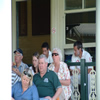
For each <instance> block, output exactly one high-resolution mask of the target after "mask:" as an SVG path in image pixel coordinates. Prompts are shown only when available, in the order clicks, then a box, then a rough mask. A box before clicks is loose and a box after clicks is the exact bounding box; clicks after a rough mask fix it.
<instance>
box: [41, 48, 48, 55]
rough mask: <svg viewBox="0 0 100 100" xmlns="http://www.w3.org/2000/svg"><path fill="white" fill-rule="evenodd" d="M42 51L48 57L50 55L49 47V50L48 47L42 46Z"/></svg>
mask: <svg viewBox="0 0 100 100" xmlns="http://www.w3.org/2000/svg"><path fill="white" fill-rule="evenodd" d="M42 53H43V54H44V55H45V56H46V57H48V55H49V49H48V50H47V48H42Z"/></svg>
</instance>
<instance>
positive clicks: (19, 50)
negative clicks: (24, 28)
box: [14, 48, 23, 55]
mask: <svg viewBox="0 0 100 100" xmlns="http://www.w3.org/2000/svg"><path fill="white" fill-rule="evenodd" d="M16 52H19V53H21V54H22V55H23V51H22V50H21V49H20V48H18V49H16V50H15V51H14V53H16Z"/></svg>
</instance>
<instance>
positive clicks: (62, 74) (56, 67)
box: [49, 48, 71, 100]
mask: <svg viewBox="0 0 100 100" xmlns="http://www.w3.org/2000/svg"><path fill="white" fill-rule="evenodd" d="M52 57H53V63H52V64H50V66H49V69H50V70H52V71H54V72H55V73H56V74H57V75H58V78H59V80H60V83H61V85H62V88H63V92H62V93H61V95H60V97H59V99H60V100H68V99H69V98H70V96H71V82H70V72H69V69H68V67H67V64H66V63H64V62H63V61H62V53H61V50H60V49H59V48H54V49H53V51H52Z"/></svg>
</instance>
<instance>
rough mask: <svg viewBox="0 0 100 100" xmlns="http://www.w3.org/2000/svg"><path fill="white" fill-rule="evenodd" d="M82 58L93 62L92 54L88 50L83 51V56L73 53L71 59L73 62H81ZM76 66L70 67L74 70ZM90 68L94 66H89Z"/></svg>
mask: <svg viewBox="0 0 100 100" xmlns="http://www.w3.org/2000/svg"><path fill="white" fill-rule="evenodd" d="M81 59H85V60H86V62H92V57H91V55H90V54H89V53H88V52H87V51H85V50H83V53H82V57H81V58H79V57H76V56H75V55H74V54H73V56H72V59H71V61H72V62H80V60H81ZM74 68H75V66H70V69H72V70H73V69H74ZM77 68H79V69H80V66H77ZM88 68H92V66H88Z"/></svg>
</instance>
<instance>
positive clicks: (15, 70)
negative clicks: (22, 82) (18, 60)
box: [12, 68, 21, 77]
mask: <svg viewBox="0 0 100 100" xmlns="http://www.w3.org/2000/svg"><path fill="white" fill-rule="evenodd" d="M12 70H13V71H14V72H15V73H16V74H17V75H18V76H20V77H21V73H20V72H19V69H17V68H12Z"/></svg>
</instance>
